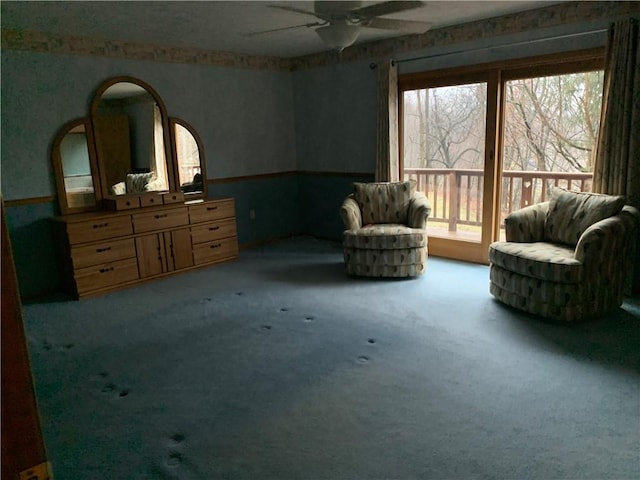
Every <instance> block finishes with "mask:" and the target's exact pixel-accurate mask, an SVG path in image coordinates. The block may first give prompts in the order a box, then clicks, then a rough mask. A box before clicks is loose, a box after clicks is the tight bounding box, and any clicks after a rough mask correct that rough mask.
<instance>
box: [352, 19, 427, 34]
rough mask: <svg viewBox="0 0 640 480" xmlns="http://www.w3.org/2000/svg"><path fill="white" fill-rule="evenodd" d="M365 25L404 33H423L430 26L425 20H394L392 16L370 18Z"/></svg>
mask: <svg viewBox="0 0 640 480" xmlns="http://www.w3.org/2000/svg"><path fill="white" fill-rule="evenodd" d="M364 25H365V27H370V28H380V29H382V30H395V31H398V32H404V33H424V32H426V31H427V30H429V29H430V28H431V26H432V24H431V23H427V22H416V21H414V20H396V19H393V18H372V19H371V20H368V21H367V22H365V23H364Z"/></svg>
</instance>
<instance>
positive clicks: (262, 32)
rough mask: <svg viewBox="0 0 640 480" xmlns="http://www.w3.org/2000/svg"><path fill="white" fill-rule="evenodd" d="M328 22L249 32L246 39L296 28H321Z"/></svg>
mask: <svg viewBox="0 0 640 480" xmlns="http://www.w3.org/2000/svg"><path fill="white" fill-rule="evenodd" d="M326 23H327V22H313V23H303V24H301V25H291V26H290V27H280V28H272V29H270V30H261V31H259V32H249V33H245V34H244V36H245V37H254V36H256V35H263V34H265V33H273V32H281V31H283V30H292V29H294V28H302V27H319V26H321V25H325V24H326Z"/></svg>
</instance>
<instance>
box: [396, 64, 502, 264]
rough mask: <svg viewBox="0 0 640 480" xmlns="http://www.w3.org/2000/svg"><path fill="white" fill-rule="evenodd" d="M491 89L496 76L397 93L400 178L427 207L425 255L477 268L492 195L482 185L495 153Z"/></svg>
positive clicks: (458, 78) (446, 80) (461, 78)
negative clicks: (410, 182)
mask: <svg viewBox="0 0 640 480" xmlns="http://www.w3.org/2000/svg"><path fill="white" fill-rule="evenodd" d="M496 89H497V78H496V77H495V75H491V74H481V75H465V76H456V77H451V78H439V79H438V81H437V82H432V83H427V84H426V85H425V86H424V88H416V89H407V90H404V91H403V92H402V97H401V98H402V118H403V124H402V153H403V154H402V158H403V165H402V173H403V177H404V179H413V180H415V181H416V182H417V186H418V189H419V190H420V191H423V192H425V193H426V195H427V197H428V198H429V201H430V203H431V208H432V211H431V215H430V217H429V221H428V223H427V225H428V226H427V230H428V235H429V247H430V251H431V252H433V251H434V249H435V251H436V252H437V253H438V252H439V253H441V254H447V255H446V256H454V257H457V258H463V259H465V260H471V261H482V249H483V248H484V246H486V245H488V240H489V238H490V236H491V231H490V229H487V228H483V225H484V224H485V223H484V222H483V219H484V217H485V215H486V212H485V208H486V205H489V207H490V205H491V200H490V199H491V196H492V194H493V192H492V191H491V190H489V191H487V190H486V189H485V186H487V185H488V186H489V187H491V186H492V185H493V182H492V181H489V182H486V180H485V178H486V175H487V167H488V166H489V167H490V165H491V164H492V162H491V156H492V155H493V152H494V151H495V146H492V142H494V143H495V127H493V128H492V125H494V126H495V108H493V109H491V110H492V111H489V108H488V105H489V104H490V103H491V99H494V98H495V92H496ZM492 139H493V140H492ZM489 153H490V155H489ZM487 195H489V197H488V198H489V202H487V201H486V198H487V197H486V196H487ZM489 215H490V212H489Z"/></svg>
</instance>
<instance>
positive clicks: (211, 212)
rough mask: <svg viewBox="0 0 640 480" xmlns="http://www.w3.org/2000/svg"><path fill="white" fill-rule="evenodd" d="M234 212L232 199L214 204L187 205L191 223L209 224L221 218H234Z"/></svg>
mask: <svg viewBox="0 0 640 480" xmlns="http://www.w3.org/2000/svg"><path fill="white" fill-rule="evenodd" d="M235 215H236V210H235V207H234V205H233V199H231V198H230V199H228V200H219V201H215V202H205V203H199V204H197V205H189V219H190V220H191V223H202V222H209V221H211V220H220V219H223V218H232V217H235Z"/></svg>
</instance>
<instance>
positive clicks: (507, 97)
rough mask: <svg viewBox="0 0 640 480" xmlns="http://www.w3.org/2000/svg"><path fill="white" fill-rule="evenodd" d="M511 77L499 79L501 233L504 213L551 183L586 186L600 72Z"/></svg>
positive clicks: (543, 193)
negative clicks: (501, 108)
mask: <svg viewBox="0 0 640 480" xmlns="http://www.w3.org/2000/svg"><path fill="white" fill-rule="evenodd" d="M511 76H513V75H511ZM516 77H518V78H507V79H505V80H504V122H503V132H504V133H503V142H502V184H501V197H500V227H501V230H500V236H501V237H502V238H504V225H503V223H504V217H505V216H507V215H508V214H509V213H510V212H512V211H513V210H516V209H518V208H522V207H526V206H527V205H532V204H534V203H538V202H544V201H545V200H548V198H549V191H550V189H551V187H553V186H556V187H557V186H559V187H562V188H566V189H568V190H577V191H582V192H585V191H587V192H588V191H591V185H592V177H593V162H594V159H595V150H596V142H597V139H598V128H599V125H600V110H601V104H602V87H603V80H604V73H603V71H602V70H596V71H587V72H579V73H569V74H558V75H545V76H540V77H531V76H525V77H522V78H519V77H520V76H519V75H516Z"/></svg>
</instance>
